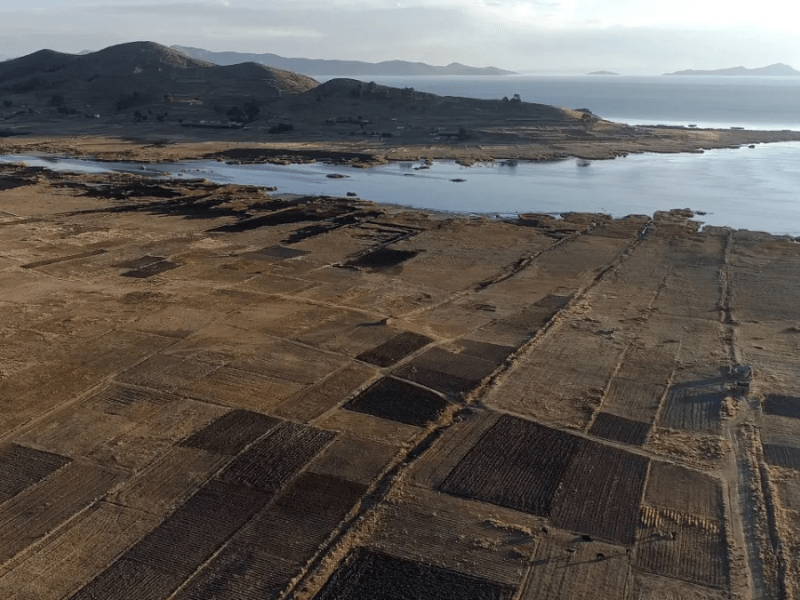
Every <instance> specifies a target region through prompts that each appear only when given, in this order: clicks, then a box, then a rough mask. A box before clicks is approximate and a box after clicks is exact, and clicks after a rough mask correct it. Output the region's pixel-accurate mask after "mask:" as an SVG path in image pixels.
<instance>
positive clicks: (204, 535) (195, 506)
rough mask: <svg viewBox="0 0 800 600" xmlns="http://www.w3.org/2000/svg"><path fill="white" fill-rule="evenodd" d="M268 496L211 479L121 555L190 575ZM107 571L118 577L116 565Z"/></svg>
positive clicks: (178, 573) (256, 510)
mask: <svg viewBox="0 0 800 600" xmlns="http://www.w3.org/2000/svg"><path fill="white" fill-rule="evenodd" d="M268 500H269V495H268V494H265V493H263V492H260V491H258V490H254V489H252V488H247V487H243V486H233V485H228V484H225V483H221V482H219V481H210V482H209V483H207V484H205V485H204V486H203V487H202V488H200V490H198V491H197V493H195V494H194V496H192V497H191V498H189V499H188V500H187V501H186V502H184V503H183V504H182V505H181V506H180V507H179V508H178V510H176V511H175V512H174V513H172V515H170V516H169V517H168V518H167V519H166V520H165V521H164V522H163V523H161V525H159V526H158V527H157V528H156V529H154V530H153V531H152V532H150V533H149V534H148V535H146V536H145V537H144V538H143V539H142V540H141V541H140V542H139V543H137V544H136V545H135V546H133V547H132V548H131V549H130V550H128V551H127V552H126V553H125V554H124V555H123V557H122V558H125V559H129V560H135V561H137V562H140V563H144V564H147V565H150V566H152V567H155V568H157V569H162V570H165V571H168V572H170V573H173V574H175V575H180V576H182V577H188V576H189V575H190V574H192V573H193V572H194V571H195V569H197V568H198V567H199V566H200V565H202V564H203V563H204V562H205V561H206V560H208V559H209V558H210V557H211V555H212V554H213V553H214V552H215V551H216V550H217V548H219V547H220V546H221V545H222V544H223V543H224V542H225V541H227V540H228V538H230V537H231V535H233V534H234V533H235V532H236V531H238V530H239V529H240V528H241V527H242V525H244V524H245V523H246V522H247V521H248V520H249V519H250V518H251V517H252V516H253V515H254V514H256V513H257V512H258V511H259V510H260V509H261V508H263V507H264V505H265V504H266V503H267V502H268ZM106 573H107V574H108V575H107V577H115V574H114V571H113V566H112V568H110V569H109V570H108V571H106ZM104 575H105V574H104ZM104 575H101V576H100V578H102V577H103V576H104ZM118 585H124V581H118Z"/></svg>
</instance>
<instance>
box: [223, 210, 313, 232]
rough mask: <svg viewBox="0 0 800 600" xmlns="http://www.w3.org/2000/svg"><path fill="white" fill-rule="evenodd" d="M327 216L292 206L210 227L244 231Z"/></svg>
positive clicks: (225, 230) (224, 230)
mask: <svg viewBox="0 0 800 600" xmlns="http://www.w3.org/2000/svg"><path fill="white" fill-rule="evenodd" d="M326 218H327V215H323V214H320V213H317V212H315V211H314V209H313V208H309V207H299V208H290V209H287V210H279V211H275V212H273V213H269V214H267V215H264V216H261V217H254V218H252V219H245V220H242V221H238V222H236V223H231V224H229V225H222V226H220V227H214V228H213V229H209V230H208V231H209V232H228V233H242V232H244V231H252V230H253V229H259V228H260V227H275V226H277V225H290V224H292V223H303V222H305V221H322V220H324V219H326Z"/></svg>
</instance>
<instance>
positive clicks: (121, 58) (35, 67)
mask: <svg viewBox="0 0 800 600" xmlns="http://www.w3.org/2000/svg"><path fill="white" fill-rule="evenodd" d="M316 86H317V82H316V81H315V80H314V79H311V78H310V77H306V76H304V75H298V74H296V73H290V72H288V71H282V70H280V69H273V68H270V67H266V66H263V65H257V64H255V63H244V64H241V65H232V66H229V67H220V66H217V65H214V64H212V63H209V62H206V61H202V60H198V59H194V58H191V57H189V56H186V55H184V54H181V53H180V52H177V51H175V50H172V49H170V48H167V47H165V46H161V45H159V44H155V43H153V42H131V43H127V44H120V45H117V46H111V47H109V48H105V49H104V50H100V51H98V52H91V53H89V54H85V55H73V54H63V53H60V52H54V51H52V50H41V51H39V52H35V53H33V54H30V55H28V56H24V57H21V58H18V59H14V60H10V61H7V62H5V63H0V95H1V96H2V98H3V99H4V100H7V101H10V102H11V103H12V104H13V105H15V106H26V107H28V108H33V109H34V110H41V109H42V107H44V106H54V107H57V108H62V111H63V110H67V111H75V113H87V112H91V113H102V114H108V113H109V112H119V111H122V110H127V109H128V108H132V107H136V106H141V107H146V108H147V109H149V110H153V107H154V105H159V104H165V103H176V105H177V106H180V105H181V104H186V105H190V106H206V107H208V108H211V107H214V106H217V107H219V106H230V105H239V106H241V105H243V104H246V103H248V102H256V103H262V102H264V101H266V100H268V99H270V98H276V97H281V96H283V95H284V94H297V93H301V92H304V91H307V90H310V89H312V88H314V87H316ZM159 108H160V110H166V109H164V108H163V107H159Z"/></svg>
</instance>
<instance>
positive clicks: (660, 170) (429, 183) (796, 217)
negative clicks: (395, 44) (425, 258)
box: [0, 143, 800, 236]
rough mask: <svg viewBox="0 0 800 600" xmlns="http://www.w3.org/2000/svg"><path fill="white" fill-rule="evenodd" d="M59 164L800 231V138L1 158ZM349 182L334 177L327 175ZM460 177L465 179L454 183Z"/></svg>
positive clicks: (282, 188) (443, 203)
mask: <svg viewBox="0 0 800 600" xmlns="http://www.w3.org/2000/svg"><path fill="white" fill-rule="evenodd" d="M19 160H25V161H26V162H27V163H28V164H30V165H32V166H37V165H38V166H46V167H48V168H53V169H58V170H72V171H82V172H103V171H107V170H110V169H113V170H120V171H133V172H137V173H148V172H149V173H153V174H154V175H161V176H163V175H164V174H165V173H170V174H171V175H170V176H171V177H175V178H191V177H203V178H206V179H209V180H211V181H214V182H217V183H240V184H248V185H261V186H276V187H277V188H278V193H287V194H320V195H333V196H344V195H345V194H346V193H347V192H355V193H357V194H358V195H359V197H361V198H364V199H368V200H374V201H376V202H381V203H390V204H399V205H404V206H411V207H416V208H425V209H432V210H440V211H448V212H456V213H473V214H489V215H495V214H500V215H514V214H518V213H521V212H547V213H552V214H558V213H562V212H566V211H588V212H605V213H609V214H611V215H614V216H618V217H619V216H625V215H629V214H648V215H652V214H653V212H655V211H656V210H669V209H671V208H691V209H692V210H695V211H702V212H705V213H707V214H705V215H702V216H700V215H698V217H697V218H698V220H701V221H702V222H704V223H706V224H709V225H719V226H728V227H734V228H738V229H751V230H759V231H768V232H771V233H776V234H786V235H792V236H800V143H779V144H764V145H758V146H756V147H755V148H753V149H749V148H740V149H737V150H731V149H723V150H711V151H707V152H705V153H704V154H639V155H630V156H628V157H625V158H619V159H615V160H604V161H593V162H591V164H589V166H583V167H582V166H579V165H578V162H577V161H575V160H565V161H559V162H550V163H522V162H520V163H518V164H516V165H515V166H509V165H508V164H504V163H496V164H493V165H483V166H475V167H469V168H467V167H461V166H459V165H457V164H455V163H452V162H439V163H435V164H434V165H433V166H432V167H431V168H430V169H428V170H419V169H418V167H420V166H421V165H420V164H418V163H394V164H391V165H388V166H385V167H378V168H374V169H368V170H364V169H354V168H352V167H343V166H337V165H329V164H324V163H316V164H311V165H292V166H277V165H228V164H225V163H221V162H216V161H187V162H184V163H176V164H161V165H147V166H146V167H145V170H144V171H143V170H142V165H138V164H134V163H113V164H109V163H93V162H91V161H83V160H77V159H68V158H61V159H59V158H56V157H46V156H41V155H39V156H21V155H10V156H0V162H12V161H19ZM334 173H338V174H342V175H346V176H347V177H346V178H344V179H330V178H328V177H326V175H329V174H334ZM454 179H463V180H464V181H461V182H454V181H453V180H454Z"/></svg>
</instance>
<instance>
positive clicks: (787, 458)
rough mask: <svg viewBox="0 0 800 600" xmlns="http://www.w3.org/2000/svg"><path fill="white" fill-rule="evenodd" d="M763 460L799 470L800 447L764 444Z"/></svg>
mask: <svg viewBox="0 0 800 600" xmlns="http://www.w3.org/2000/svg"><path fill="white" fill-rule="evenodd" d="M764 460H766V461H767V462H768V463H769V464H771V465H776V466H779V467H786V468H788V469H798V470H800V448H793V447H792V446H783V445H779V444H764Z"/></svg>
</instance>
